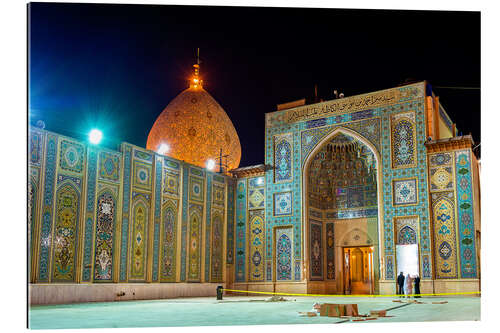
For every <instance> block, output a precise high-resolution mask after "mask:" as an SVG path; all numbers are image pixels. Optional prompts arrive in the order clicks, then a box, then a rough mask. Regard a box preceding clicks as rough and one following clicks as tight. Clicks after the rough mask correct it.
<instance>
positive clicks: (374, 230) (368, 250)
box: [302, 127, 383, 294]
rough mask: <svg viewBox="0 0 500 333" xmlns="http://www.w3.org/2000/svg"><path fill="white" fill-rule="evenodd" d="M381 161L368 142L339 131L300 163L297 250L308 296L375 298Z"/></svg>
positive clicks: (378, 243) (379, 231) (380, 205)
mask: <svg viewBox="0 0 500 333" xmlns="http://www.w3.org/2000/svg"><path fill="white" fill-rule="evenodd" d="M380 161H381V158H380V153H379V152H378V150H377V149H376V147H375V146H374V145H373V144H372V143H371V142H370V141H369V140H367V139H366V138H364V137H363V136H361V135H359V134H358V133H357V132H355V131H353V130H350V129H347V128H344V127H338V128H336V129H335V130H333V131H332V132H331V133H329V134H328V135H326V136H325V137H324V138H323V139H322V140H320V141H319V142H318V143H317V144H316V146H315V147H314V149H312V150H311V152H310V153H309V154H308V155H307V157H306V158H305V161H304V166H303V169H302V206H303V207H304V209H303V225H302V230H303V232H302V237H303V239H302V246H303V249H302V250H303V253H304V277H303V278H304V280H305V281H306V283H307V290H308V292H309V293H311V292H312V293H329V294H342V293H346V294H349V293H351V294H355V293H366V294H371V293H374V292H377V290H378V286H377V281H378V280H379V279H380V272H381V264H380V261H379V257H380V253H381V248H380V246H381V244H383V242H382V240H381V237H382V235H383V233H382V232H381V231H382V230H381V228H382V225H383V224H382V221H383V220H382V217H383V204H382V195H381V189H382V173H381V169H382V167H381V163H380ZM332 240H333V241H332ZM352 264H355V266H352ZM332 266H333V267H332ZM332 270H333V271H334V274H326V273H325V272H328V271H332Z"/></svg>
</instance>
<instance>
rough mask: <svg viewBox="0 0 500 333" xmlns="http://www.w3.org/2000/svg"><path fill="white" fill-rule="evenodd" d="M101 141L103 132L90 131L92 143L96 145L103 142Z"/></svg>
mask: <svg viewBox="0 0 500 333" xmlns="http://www.w3.org/2000/svg"><path fill="white" fill-rule="evenodd" d="M101 139H102V132H101V131H99V130H98V129H93V130H91V131H90V133H89V141H90V143H92V144H95V145H96V144H98V143H99V142H101Z"/></svg>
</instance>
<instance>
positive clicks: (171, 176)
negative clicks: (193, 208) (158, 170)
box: [163, 169, 179, 195]
mask: <svg viewBox="0 0 500 333" xmlns="http://www.w3.org/2000/svg"><path fill="white" fill-rule="evenodd" d="M163 173H164V176H163V181H164V184H163V193H168V194H173V195H178V194H179V174H177V173H174V172H170V171H167V170H166V169H163Z"/></svg>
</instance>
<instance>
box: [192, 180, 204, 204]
mask: <svg viewBox="0 0 500 333" xmlns="http://www.w3.org/2000/svg"><path fill="white" fill-rule="evenodd" d="M189 199H190V200H196V201H203V179H200V178H197V177H191V176H190V177H189Z"/></svg>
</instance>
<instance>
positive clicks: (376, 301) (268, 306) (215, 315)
mask: <svg viewBox="0 0 500 333" xmlns="http://www.w3.org/2000/svg"><path fill="white" fill-rule="evenodd" d="M284 298H285V299H287V301H284V302H283V301H282V302H266V301H265V300H267V299H269V296H224V300H222V301H217V300H216V299H215V297H194V298H177V299H166V300H165V299H164V300H147V301H123V302H104V303H97V302H96V303H80V304H65V305H36V306H31V307H30V311H29V325H30V328H33V329H56V328H65V329H71V328H114V327H169V326H170V327H173V326H177V327H180V326H227V325H280V324H281V325H285V324H334V323H338V322H340V321H343V323H341V325H345V324H348V322H345V319H343V318H334V317H320V316H317V317H301V316H299V314H298V312H302V311H311V310H312V306H313V304H314V303H315V302H319V303H356V304H358V309H359V313H360V314H368V313H369V312H370V310H384V309H389V308H393V307H397V306H400V305H402V303H396V302H393V300H395V299H397V298H391V297H387V298H386V297H293V296H292V297H289V296H287V297H284ZM419 301H422V302H425V304H409V305H406V306H403V307H399V308H396V309H393V310H390V311H388V312H387V315H388V316H391V317H386V318H378V319H377V320H372V321H366V322H363V321H361V322H353V323H352V324H364V323H370V324H372V323H373V324H375V323H377V322H378V323H388V322H422V321H477V320H480V318H481V316H480V307H481V298H480V297H475V296H467V297H458V296H456V297H422V298H420V299H419ZM437 301H447V302H448V303H446V304H432V302H437Z"/></svg>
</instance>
